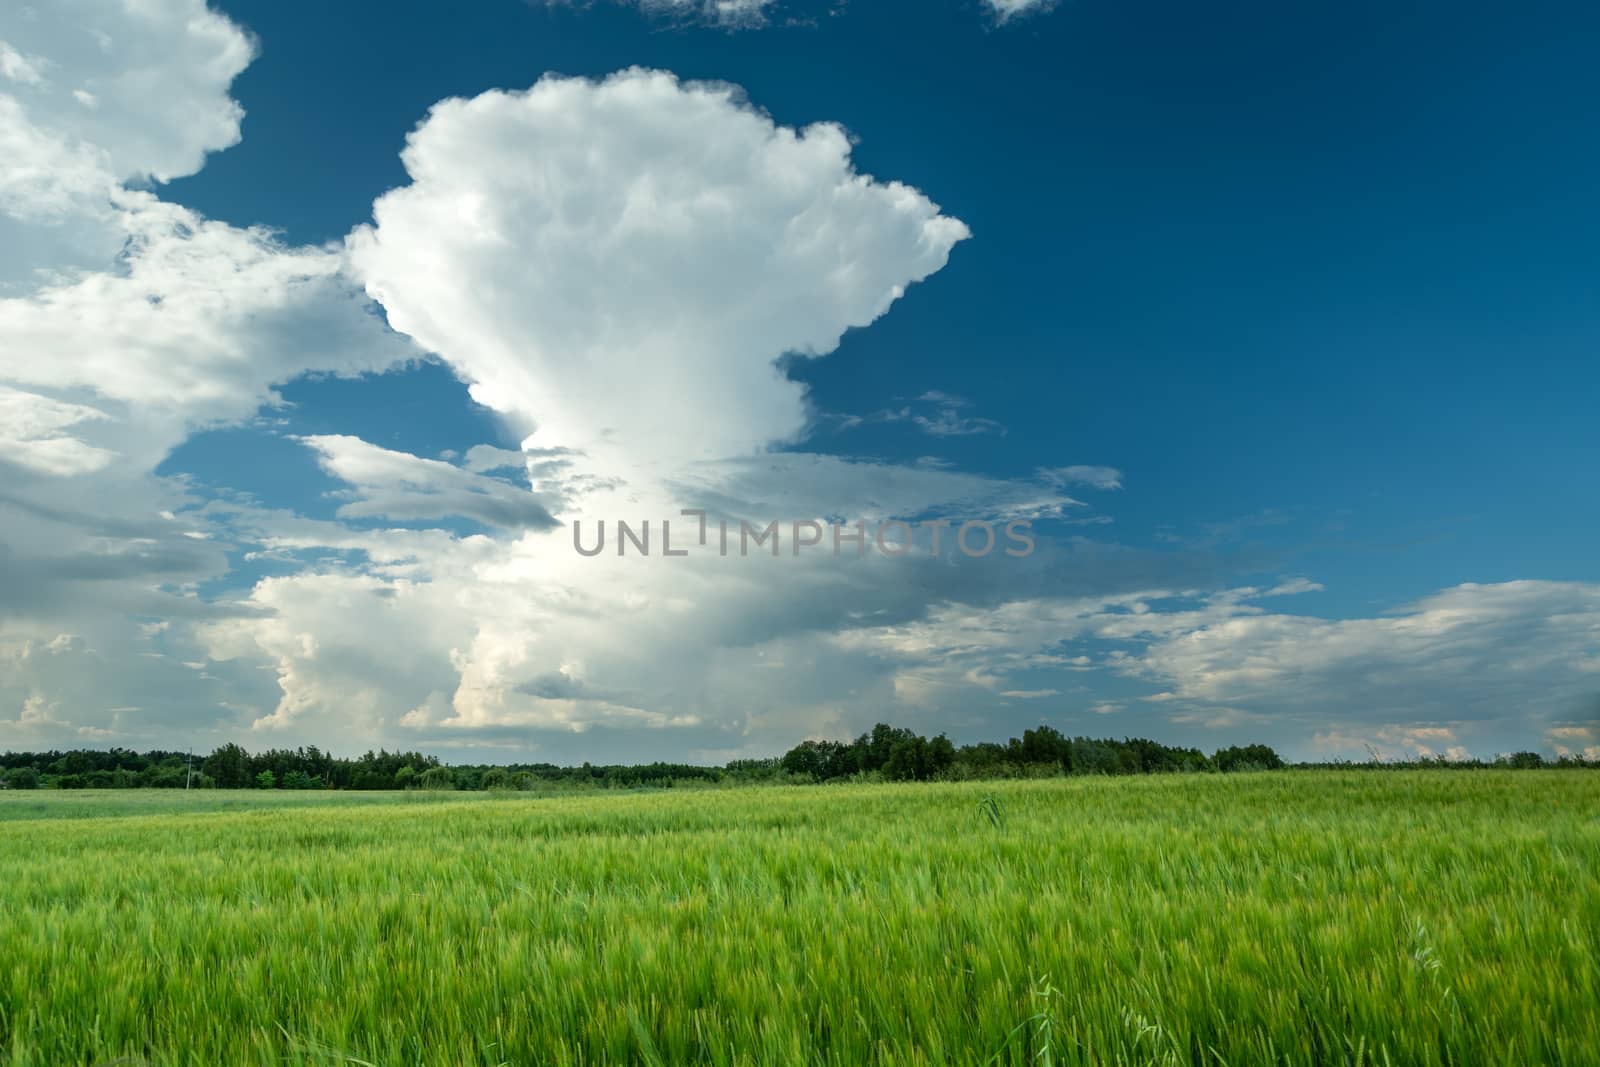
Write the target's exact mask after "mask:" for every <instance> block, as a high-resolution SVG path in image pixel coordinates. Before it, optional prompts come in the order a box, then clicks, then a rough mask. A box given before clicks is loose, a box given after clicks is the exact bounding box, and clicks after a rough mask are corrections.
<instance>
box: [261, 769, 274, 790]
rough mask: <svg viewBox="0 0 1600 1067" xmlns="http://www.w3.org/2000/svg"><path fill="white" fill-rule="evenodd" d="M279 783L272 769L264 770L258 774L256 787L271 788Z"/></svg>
mask: <svg viewBox="0 0 1600 1067" xmlns="http://www.w3.org/2000/svg"><path fill="white" fill-rule="evenodd" d="M277 784H278V779H277V778H276V777H275V776H274V775H273V773H272V772H271V771H262V772H261V773H260V774H258V775H256V788H257V789H271V788H273V787H274V786H276V785H277Z"/></svg>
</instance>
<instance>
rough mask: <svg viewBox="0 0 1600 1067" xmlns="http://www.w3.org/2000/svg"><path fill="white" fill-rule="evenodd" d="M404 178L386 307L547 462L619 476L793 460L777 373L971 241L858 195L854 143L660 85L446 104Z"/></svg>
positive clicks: (363, 256) (874, 188)
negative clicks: (705, 463)
mask: <svg viewBox="0 0 1600 1067" xmlns="http://www.w3.org/2000/svg"><path fill="white" fill-rule="evenodd" d="M403 158H404V160H405V164H406V168H407V171H408V172H409V173H410V175H411V179H412V182H411V184H410V185H409V186H406V187H403V188H401V189H397V190H394V191H393V192H390V193H387V194H385V195H384V196H383V197H381V198H379V200H378V202H377V203H376V204H375V205H374V216H375V218H376V221H377V224H376V226H375V227H364V228H362V229H360V230H358V231H357V232H356V233H355V234H354V235H353V237H352V239H351V242H350V247H351V256H352V259H353V261H354V263H355V265H356V267H357V269H358V270H359V272H360V274H361V276H362V277H363V278H364V279H365V280H366V283H367V287H368V291H369V292H370V293H371V294H372V295H373V296H374V297H375V298H376V299H378V300H379V301H380V302H381V303H382V304H383V305H384V307H385V308H386V309H387V311H388V313H389V321H390V323H391V324H392V325H393V326H395V327H396V328H397V329H399V330H401V331H403V332H405V333H407V334H410V335H411V336H412V337H414V338H416V339H417V341H419V342H420V343H421V344H422V345H423V346H424V347H426V348H428V349H430V350H432V351H434V352H437V353H439V354H440V355H441V356H443V357H444V358H445V359H446V360H447V361H448V362H449V363H450V364H451V365H452V366H453V367H454V368H455V369H456V371H457V373H458V374H460V375H461V376H462V377H463V378H464V379H466V380H467V381H469V382H471V383H472V392H473V396H474V398H475V399H477V400H478V401H479V402H480V403H484V404H486V405H488V406H489V407H491V408H493V409H495V410H496V411H499V412H501V413H503V414H504V415H506V416H507V417H509V418H511V419H513V420H515V421H518V422H520V423H521V424H522V425H523V426H525V427H528V428H533V427H537V430H538V432H537V434H536V435H535V437H534V440H533V444H535V445H538V446H541V447H542V446H552V445H553V446H562V447H568V448H575V449H580V450H582V451H584V452H585V453H587V454H588V455H589V457H590V459H591V461H592V462H594V463H595V464H596V465H597V466H598V467H599V468H600V469H603V470H606V471H607V472H617V471H622V470H628V469H630V468H634V469H637V468H639V467H642V466H652V465H654V466H668V467H670V466H671V465H673V464H676V463H681V462H682V461H684V460H688V459H695V458H720V457H726V456H731V455H738V454H742V453H749V452H753V451H756V450H759V449H761V448H763V447H765V446H766V445H767V444H769V443H771V442H776V441H785V440H789V439H792V438H794V437H795V436H796V435H797V434H798V433H800V431H801V430H802V429H803V428H804V427H805V424H806V414H805V406H804V397H803V394H802V390H801V387H800V386H799V385H797V384H796V383H794V382H791V381H789V380H787V379H786V378H785V377H784V376H783V375H782V374H781V373H780V372H779V371H778V369H777V368H776V367H775V366H774V360H776V359H777V358H778V357H780V356H783V355H785V354H786V353H793V352H798V353H804V354H807V355H812V356H820V355H826V354H827V353H829V352H831V351H832V350H833V349H834V348H835V347H836V346H837V345H838V343H839V340H840V337H841V336H842V334H843V333H844V331H845V330H846V329H849V328H850V327H852V326H865V325H867V324H868V323H870V322H872V321H873V320H874V319H876V318H878V316H880V315H882V314H883V313H884V312H885V311H886V310H888V308H889V305H890V304H892V303H893V302H894V301H895V300H896V299H898V298H899V297H900V296H901V295H902V294H903V293H904V291H905V289H906V287H907V286H908V285H910V284H911V283H913V282H916V281H920V280H921V279H923V278H926V277H927V276H928V275H930V274H932V273H933V272H935V271H937V270H938V269H940V268H941V267H942V266H943V265H944V263H945V261H946V259H947V257H948V256H949V253H950V250H951V248H952V247H953V246H954V245H955V244H956V243H957V242H958V241H960V240H962V239H963V238H964V237H966V236H967V229H966V227H965V226H964V225H963V224H962V223H960V222H959V221H957V220H955V219H952V218H949V217H947V216H943V215H940V214H939V211H938V208H937V207H936V206H935V205H934V204H933V203H932V202H931V201H929V200H928V199H927V198H926V197H925V196H923V195H922V194H921V193H919V192H917V191H916V190H915V189H912V188H909V187H907V186H905V185H901V184H899V183H897V182H879V181H875V180H873V179H871V178H869V177H866V176H864V175H861V174H858V173H857V172H856V171H855V170H854V168H853V167H852V165H851V161H850V141H849V138H848V136H847V135H846V134H845V132H844V131H843V130H842V129H840V128H839V127H838V126H835V125H831V124H818V125H814V126H811V127H808V128H806V129H805V130H800V131H796V130H793V129H789V128H787V127H780V126H777V125H775V124H774V123H773V122H772V120H771V119H770V118H768V117H767V116H766V115H764V114H762V113H761V112H759V111H757V110H756V109H755V108H753V107H751V106H750V105H749V104H747V103H746V102H745V101H744V100H743V98H742V97H741V95H740V94H739V92H738V91H737V90H735V89H733V88H732V87H729V86H725V85H708V84H695V83H680V82H679V81H678V80H677V79H675V78H674V77H673V76H672V75H670V74H666V73H663V72H659V71H644V70H630V71H625V72H623V73H620V74H617V75H613V76H612V77H610V78H607V79H605V80H604V81H600V82H593V81H588V80H584V79H571V78H557V77H547V78H545V79H543V80H541V81H540V82H539V83H538V84H537V85H535V86H534V87H533V88H532V89H530V90H528V91H527V92H521V93H506V92H491V93H485V94H483V95H481V96H478V97H476V98H474V99H471V100H447V101H444V102H443V103H441V104H438V105H436V106H435V107H434V108H433V110H432V111H431V112H430V113H429V116H428V118H427V120H426V121H425V122H424V123H423V124H422V125H421V126H420V127H418V129H417V130H416V131H415V132H414V133H413V134H412V135H411V137H410V139H409V141H408V144H407V147H406V150H405V153H404V157H403ZM508 294H515V296H514V297H508Z"/></svg>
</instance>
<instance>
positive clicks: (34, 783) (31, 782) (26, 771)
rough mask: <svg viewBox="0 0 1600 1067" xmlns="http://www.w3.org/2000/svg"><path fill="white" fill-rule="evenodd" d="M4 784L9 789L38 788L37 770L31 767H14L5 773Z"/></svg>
mask: <svg viewBox="0 0 1600 1067" xmlns="http://www.w3.org/2000/svg"><path fill="white" fill-rule="evenodd" d="M6 786H7V787H8V788H10V789H38V788H39V772H38V771H36V770H34V769H33V768H32V767H14V768H12V769H11V771H10V772H8V773H7V774H6Z"/></svg>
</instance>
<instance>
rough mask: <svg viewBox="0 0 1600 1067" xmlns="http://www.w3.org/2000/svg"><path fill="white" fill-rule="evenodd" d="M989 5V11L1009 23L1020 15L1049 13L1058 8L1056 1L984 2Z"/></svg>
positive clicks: (1015, 0) (1018, 0)
mask: <svg viewBox="0 0 1600 1067" xmlns="http://www.w3.org/2000/svg"><path fill="white" fill-rule="evenodd" d="M983 2H984V3H985V4H987V5H989V10H990V11H993V12H994V13H995V15H996V16H998V17H999V19H1000V21H1001V22H1006V21H1009V20H1010V19H1013V18H1016V17H1017V16H1019V15H1033V14H1038V13H1040V12H1044V11H1049V10H1050V9H1051V8H1053V7H1055V6H1056V0H983Z"/></svg>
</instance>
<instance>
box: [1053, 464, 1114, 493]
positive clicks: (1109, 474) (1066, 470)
mask: <svg viewBox="0 0 1600 1067" xmlns="http://www.w3.org/2000/svg"><path fill="white" fill-rule="evenodd" d="M1039 477H1040V478H1042V479H1044V480H1045V481H1046V482H1048V483H1049V484H1051V485H1056V486H1068V485H1086V486H1088V487H1089V488H1090V489H1121V488H1122V472H1121V471H1119V470H1117V469H1116V468H1115V467H1085V466H1075V467H1040V468H1039Z"/></svg>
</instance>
